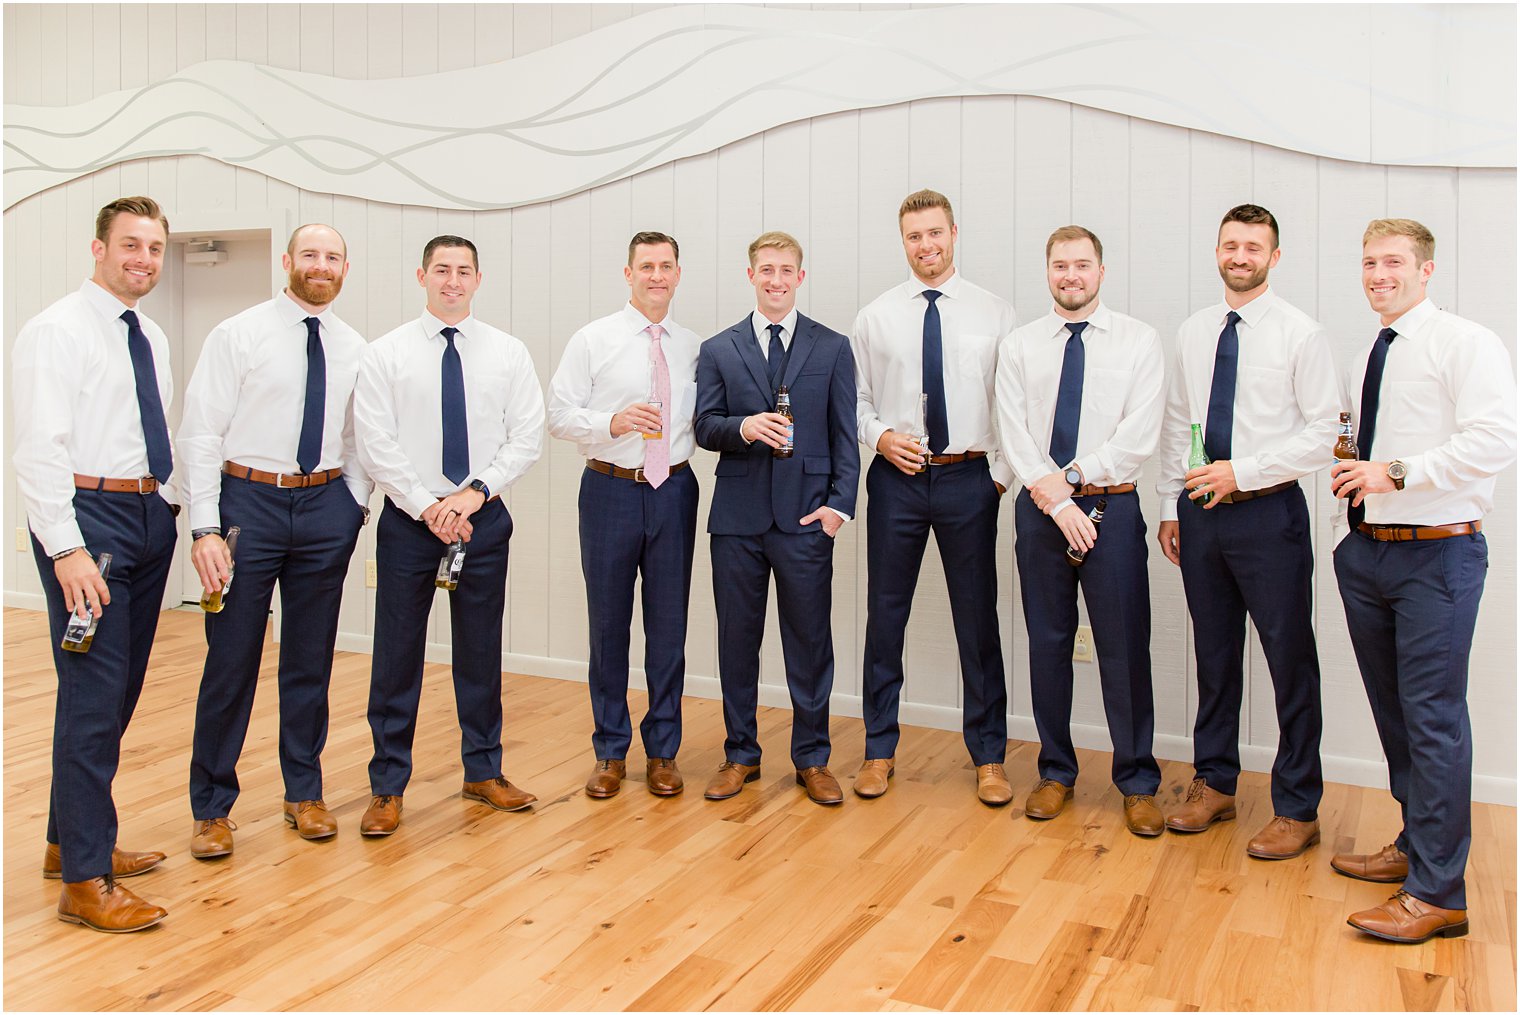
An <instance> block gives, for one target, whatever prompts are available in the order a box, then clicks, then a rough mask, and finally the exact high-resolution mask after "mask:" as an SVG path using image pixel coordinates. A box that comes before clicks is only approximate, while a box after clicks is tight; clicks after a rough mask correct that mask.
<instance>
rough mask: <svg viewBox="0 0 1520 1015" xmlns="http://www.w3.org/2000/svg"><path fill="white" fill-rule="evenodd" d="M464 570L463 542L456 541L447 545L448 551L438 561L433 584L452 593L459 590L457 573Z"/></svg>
mask: <svg viewBox="0 0 1520 1015" xmlns="http://www.w3.org/2000/svg"><path fill="white" fill-rule="evenodd" d="M463 570H464V540H463V539H456V540H454V541H453V542H452V543H450V544H449V550H448V552H447V553H445V554H444V555H443V558H442V559H441V560H439V561H438V574H437V575H436V576H434V578H433V584H434V585H436V586H438V587H439V588H441V589H444V590H446V591H449V592H453V591H454V590H455V589H457V588H459V573H460V572H461V571H463Z"/></svg>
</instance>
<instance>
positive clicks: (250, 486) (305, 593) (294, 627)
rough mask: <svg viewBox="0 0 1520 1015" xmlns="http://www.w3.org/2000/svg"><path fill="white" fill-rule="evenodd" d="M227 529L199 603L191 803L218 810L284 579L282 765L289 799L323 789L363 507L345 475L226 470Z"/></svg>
mask: <svg viewBox="0 0 1520 1015" xmlns="http://www.w3.org/2000/svg"><path fill="white" fill-rule="evenodd" d="M221 516H222V525H223V531H225V530H226V529H228V528H231V527H232V526H234V525H236V526H238V527H239V528H240V529H241V530H242V531H241V532H239V534H238V543H237V547H236V560H235V562H234V563H235V565H236V567H235V570H234V574H233V580H232V587H231V589H229V590H228V593H227V595H226V596H225V598H224V599H223V600H222V604H223V605H222V612H221V613H208V614H206V666H205V670H204V672H203V673H202V674H201V687H200V694H199V696H198V697H197V698H196V702H195V740H194V745H193V747H192V750H191V755H190V808H191V812H192V813H193V814H194V816H195V819H196V820H197V821H204V820H206V819H209V818H221V817H226V816H227V815H228V814H229V813H231V811H232V805H233V803H234V802H235V801H236V800H237V797H238V778H237V762H238V757H239V756H240V755H241V754H242V753H243V743H244V741H245V740H246V739H247V736H248V717H249V715H250V714H251V713H252V711H253V698H254V690H255V688H256V687H257V684H258V676H259V663H260V661H261V659H262V657H263V651H264V634H265V629H266V628H267V626H268V620H269V603H270V600H271V599H272V598H273V596H274V586H275V583H276V582H279V585H280V607H281V612H280V664H279V676H278V684H279V692H280V774H281V775H282V776H283V778H284V782H285V799H286V800H289V801H292V802H297V801H301V800H320V799H321V798H322V763H321V757H322V748H323V746H324V745H326V743H327V688H328V684H329V683H330V681H331V680H332V661H333V645H334V643H335V642H336V641H337V637H338V607H339V606H340V605H341V604H342V601H343V579H344V577H345V576H347V574H348V561H349V558H350V557H352V556H353V553H354V544H355V543H356V542H358V539H359V527H360V526H361V525H363V524H364V509H363V508H361V507H360V506H359V504H358V503H357V502H356V501H355V500H354V498H353V494H351V493H349V491H348V487H347V486H346V485H345V484H344V483H343V481H342V480H341V479H335V480H333V481H331V482H329V483H326V484H324V485H322V486H311V487H305V488H303V489H281V488H279V487H275V486H271V485H269V484H267V483H254V482H252V481H250V480H247V479H238V478H237V477H235V476H228V475H223V476H222V495H221Z"/></svg>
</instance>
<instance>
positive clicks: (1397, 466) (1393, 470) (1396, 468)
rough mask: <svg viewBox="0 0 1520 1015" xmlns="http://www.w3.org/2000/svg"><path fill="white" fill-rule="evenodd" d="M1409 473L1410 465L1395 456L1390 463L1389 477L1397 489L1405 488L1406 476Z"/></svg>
mask: <svg viewBox="0 0 1520 1015" xmlns="http://www.w3.org/2000/svg"><path fill="white" fill-rule="evenodd" d="M1407 475H1409V467H1408V466H1407V465H1405V464H1404V463H1403V462H1401V461H1399V460H1398V459H1397V458H1395V459H1394V460H1393V461H1391V462H1389V463H1388V478H1389V479H1391V480H1393V488H1394V489H1395V490H1402V489H1404V477H1405V476H1407Z"/></svg>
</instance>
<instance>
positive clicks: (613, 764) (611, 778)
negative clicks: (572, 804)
mask: <svg viewBox="0 0 1520 1015" xmlns="http://www.w3.org/2000/svg"><path fill="white" fill-rule="evenodd" d="M627 776H628V764H627V763H626V762H625V761H624V760H623V759H622V758H600V759H598V760H597V763H596V767H595V768H593V769H592V770H591V777H590V778H589V779H587V780H586V795H587V796H589V797H592V798H593V799H596V800H605V799H607V798H608V797H612V796H617V794H618V790H620V789H622V788H623V780H624V779H625V778H627Z"/></svg>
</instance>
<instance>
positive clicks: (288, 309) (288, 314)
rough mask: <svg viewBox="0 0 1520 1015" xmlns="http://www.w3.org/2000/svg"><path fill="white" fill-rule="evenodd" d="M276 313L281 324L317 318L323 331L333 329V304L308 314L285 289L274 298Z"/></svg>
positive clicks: (303, 321)
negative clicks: (319, 311)
mask: <svg viewBox="0 0 1520 1015" xmlns="http://www.w3.org/2000/svg"><path fill="white" fill-rule="evenodd" d="M274 312H275V313H276V314H278V315H279V318H280V323H281V324H288V325H292V326H294V325H297V324H304V323H305V321H306V318H308V317H315V318H316V319H317V320H319V321H321V322H322V330H323V331H326V330H327V329H328V328H331V327H332V320H333V315H332V304H331V303H329V304H328V305H327V306H325V307H323V308H322V312H321V313H319V314H312V313H308V312H307V310H306V308H305V307H303V306H301V304H299V303H297V302H296V301H295V299H294V297H292V296H291V295H290V292H289V291H288V290H285V289H281V290H280V294H279V295H278V296H276V297H275V298H274ZM439 327H440V328H441V327H443V325H441V324H440V325H439Z"/></svg>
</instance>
